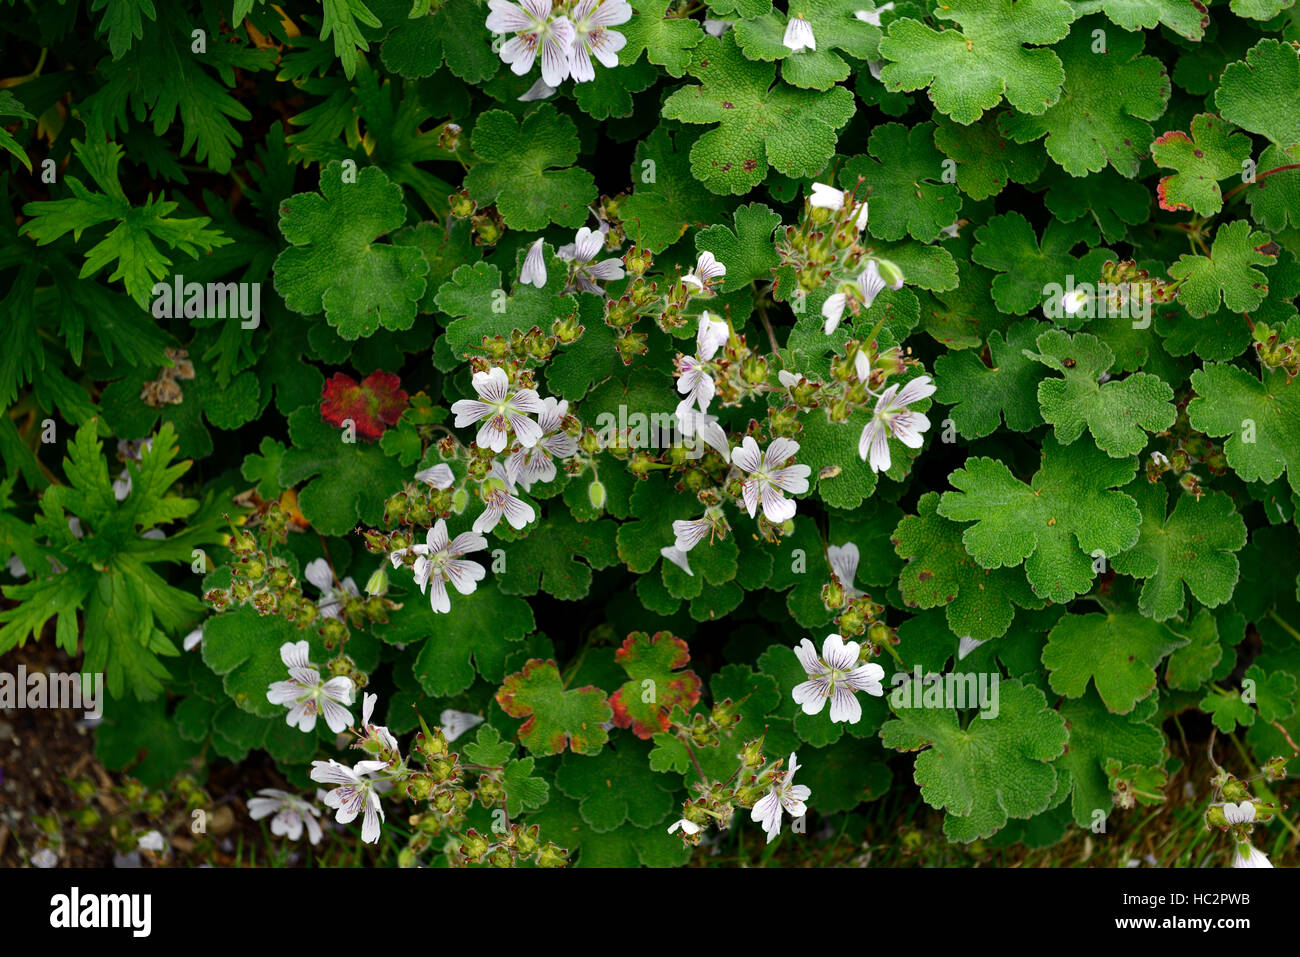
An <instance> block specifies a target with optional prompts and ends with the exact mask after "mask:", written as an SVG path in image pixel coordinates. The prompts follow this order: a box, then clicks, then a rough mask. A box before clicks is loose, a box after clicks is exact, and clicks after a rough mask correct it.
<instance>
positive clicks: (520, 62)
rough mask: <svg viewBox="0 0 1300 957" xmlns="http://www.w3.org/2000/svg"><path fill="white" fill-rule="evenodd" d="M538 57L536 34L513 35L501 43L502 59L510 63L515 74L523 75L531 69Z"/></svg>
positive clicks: (511, 70)
mask: <svg viewBox="0 0 1300 957" xmlns="http://www.w3.org/2000/svg"><path fill="white" fill-rule="evenodd" d="M536 59H537V37H536V35H535V34H524V35H522V36H517V37H512V38H511V39H509V40H507V41H506V42H505V43H503V44H502V45H501V61H502V62H503V63H509V64H510V72H511V73H513V74H514V75H515V76H523V75H524V74H526V73H527V72H528V71H529V70H531V69H532V68H533V61H534V60H536Z"/></svg>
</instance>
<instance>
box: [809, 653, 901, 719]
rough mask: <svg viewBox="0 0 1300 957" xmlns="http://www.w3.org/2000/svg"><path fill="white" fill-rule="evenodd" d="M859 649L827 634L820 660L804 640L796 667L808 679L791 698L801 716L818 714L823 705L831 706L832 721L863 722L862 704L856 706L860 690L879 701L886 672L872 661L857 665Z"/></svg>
mask: <svg viewBox="0 0 1300 957" xmlns="http://www.w3.org/2000/svg"><path fill="white" fill-rule="evenodd" d="M861 651H862V646H861V645H859V644H858V643H857V642H856V641H847V642H846V641H845V640H844V639H843V638H841V637H840V636H839V635H827V636H826V640H825V641H823V642H822V653H821V657H818V656H817V648H816V647H815V646H814V645H813V643H812V642H811V641H809V640H808V639H807V638H805V639H804V640H803V641H801V642H800V643H799V646H798V647H797V648H795V650H794V653H795V655H796V656H797V657H798V658H799V664H801V665H803V670H804V672H805V673H807V675H808V680H807V681H805V682H802V683H801V684H797V685H795V686H794V690H793V691H791V692H790V697H791V698H792V699H793V700H794V703H795V704H797V705H800V706H801V707H802V708H803V713H804V714H821V713H822V709H823V708H825V707H826V702H827V701H829V702H830V703H831V721H833V722H840V721H847V722H848V723H849V724H857V723H858V722H859V721H861V720H862V705H861V704H859V703H858V695H857V693H858V692H859V691H865V692H866V693H867V694H869V695H874V696H875V697H877V698H879V697H881V696H882V695H883V694H884V693H885V689H884V688H883V687H882V686H881V684H880V681H881V679H882V678H884V677H885V669H884V668H882V667H880V665H878V664H876V663H875V662H874V661H872V662H868V663H867V664H865V665H859V664H858V655H859V653H860V652H861Z"/></svg>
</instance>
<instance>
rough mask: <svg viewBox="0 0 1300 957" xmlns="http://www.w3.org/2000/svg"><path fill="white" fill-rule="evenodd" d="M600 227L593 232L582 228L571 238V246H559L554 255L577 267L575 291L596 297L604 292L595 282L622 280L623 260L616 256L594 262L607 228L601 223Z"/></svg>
mask: <svg viewBox="0 0 1300 957" xmlns="http://www.w3.org/2000/svg"><path fill="white" fill-rule="evenodd" d="M601 226H602V228H601V229H599V230H595V231H593V230H591V229H590V228H589V227H587V226H583V227H582V228H581V229H579V230H578V232H577V234H576V235H575V236H574V237H573V242H572V243H571V244H567V245H564V246H561V247H560V248H559V249H558V250H556V253H555V255H557V256H558V257H560V258H561V259H563V260H564V261H565V262H571V263H573V264H574V265H575V266H577V267H578V269H577V274H576V276H575V280H576V288H577V289H579V290H581V291H582V292H591V293H596V294H598V295H604V292H605V291H604V290H603V289H601V288H600V286H597V285H596V283H597V281H605V280H609V279H622V278H623V275H624V273H623V260H621V259H619V258H618V257H617V256H613V257H610V258H609V259H602V260H601V261H600V262H595V259H596V257H597V256H598V255H599V254H600V252H601V250H603V249H604V248H605V233H606V232H608V226H606V225H605V224H603V223H602V224H601Z"/></svg>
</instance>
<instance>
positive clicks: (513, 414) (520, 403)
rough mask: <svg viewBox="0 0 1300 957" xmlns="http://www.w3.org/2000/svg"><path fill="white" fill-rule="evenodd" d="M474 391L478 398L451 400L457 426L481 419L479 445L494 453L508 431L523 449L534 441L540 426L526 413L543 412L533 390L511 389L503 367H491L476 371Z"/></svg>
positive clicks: (501, 447)
mask: <svg viewBox="0 0 1300 957" xmlns="http://www.w3.org/2000/svg"><path fill="white" fill-rule="evenodd" d="M474 391H475V392H477V393H478V399H461V400H459V401H458V402H453V403H452V406H451V411H452V412H454V413H455V414H456V428H458V429H460V428H464V427H465V426H467V425H473V424H474V423H475V422H478V421H480V420H484V421H483V424H482V425H481V426H479V430H478V436H477V438H476V439H475V441H476V442H478V444H479V447H480V448H485V449H491V450H492V451H493V452H501V451H504V450H505V447H506V443H507V442H508V441H509V439H510V432H511V430H514V433H515V437H516V438H517V439H518V440H519V444H520V445H522V446H523V447H524V448H526V449H527V448H532V447H533V446H534V445H536V444H537V440H538V439H540V438H541V437H542V429H541V426H539V425H538V424H537V423H536V422H534V421H533V420H532V419H530V418H529V417H528V414H527V413H529V412H540V411H542V400H541V399H539V398H538V397H537V393H536V392H534V391H533V390H532V389H519V390H517V391H515V392H511V391H510V380H509V379H508V378H507V377H506V370H505V369H502V368H501V367H500V366H493V367H492V368H491V369H489V370H488V371H487V372H475V373H474Z"/></svg>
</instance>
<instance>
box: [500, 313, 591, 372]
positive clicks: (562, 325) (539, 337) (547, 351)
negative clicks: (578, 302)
mask: <svg viewBox="0 0 1300 957" xmlns="http://www.w3.org/2000/svg"><path fill="white" fill-rule="evenodd" d="M581 335H582V326H581V325H580V324H579V322H578V316H577V311H576V310H575V311H574V314H573V315H572V316H567V317H565V318H563V319H557V320H555V322H554V323H552V324H551V331H550V332H549V333H543V332H542V330H541V327H540V326H533V327H532V328H530V329H528V330H527V331H526V332H525V331H524V330H523V329H512V330H511V332H510V335H509V336H492V337H491V338H489V337H487V336H484V337H483V339H482V341H481V342H480V347H481V348H482V350H483V356H484V361H486V362H488V363H490V364H492V365H498V366H503V365H505V364H506V363H514V364H516V365H522V364H523V363H525V362H527V361H528V360H530V359H535V360H537V361H538V362H545V361H546V360H548V359H549V358H551V355H552V354H553V353H554V352H555V349H556V347H557V346H559V345H561V344H563V345H570V344H572V343H574V342H576V341H577V340H578V338H579V337H580V336H581Z"/></svg>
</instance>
